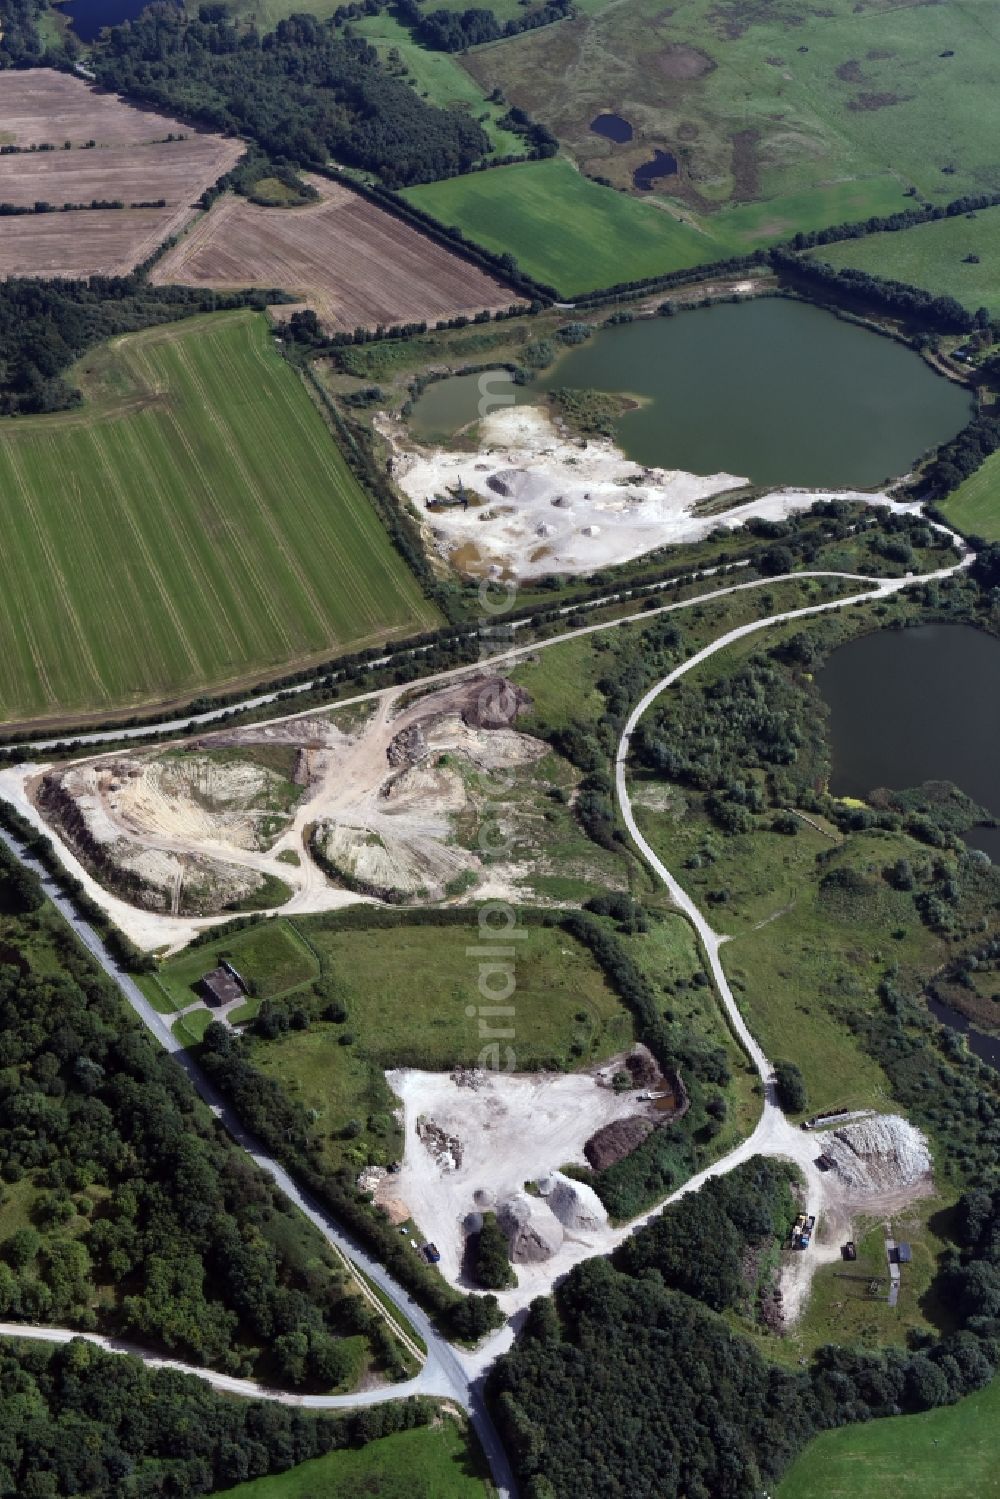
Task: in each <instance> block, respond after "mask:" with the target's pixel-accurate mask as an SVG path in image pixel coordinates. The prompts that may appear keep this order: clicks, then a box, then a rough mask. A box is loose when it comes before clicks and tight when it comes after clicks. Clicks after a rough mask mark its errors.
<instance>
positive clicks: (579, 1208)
mask: <svg viewBox="0 0 1000 1499" xmlns="http://www.w3.org/2000/svg"><path fill="white" fill-rule="evenodd" d="M538 1190H539V1192H540V1193H541V1194H542V1197H543V1198H544V1200H545V1202H546V1203H547V1204H548V1206H549V1208H550V1209H551V1210H552V1212H553V1213H554V1214H555V1216H556V1217H557V1218H558V1219H559V1222H560V1223H561V1224H562V1226H563V1228H564V1229H566V1231H567V1232H568V1233H573V1232H574V1231H577V1232H580V1231H588V1230H590V1231H592V1230H594V1229H598V1228H604V1227H605V1226H606V1224H607V1221H608V1214H607V1210H606V1209H605V1206H604V1204H603V1202H602V1201H601V1199H600V1198H599V1197H598V1195H597V1193H596V1192H595V1191H594V1189H593V1187H590V1186H588V1185H587V1183H586V1182H578V1181H574V1180H573V1179H572V1177H569V1176H563V1175H562V1174H561V1173H560V1172H558V1171H555V1172H553V1173H552V1175H551V1176H543V1177H542V1178H541V1180H540V1181H539V1182H538Z"/></svg>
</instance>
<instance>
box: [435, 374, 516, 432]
mask: <svg viewBox="0 0 1000 1499" xmlns="http://www.w3.org/2000/svg"><path fill="white" fill-rule="evenodd" d="M484 403H485V404H484ZM514 404H515V402H514V386H513V380H512V378H511V374H510V371H509V370H503V369H495V370H484V371H482V372H480V373H477V374H475V375H449V376H448V377H447V378H446V379H444V380H432V381H431V383H430V384H429V385H428V386H426V387H425V388H424V390H423V392H422V393H421V395H420V396H419V397H418V399H417V400H416V401H415V402H414V404H413V411H412V413H411V415H410V429H411V431H412V432H413V434H414V436H416V437H418V438H419V439H420V441H421V442H444V441H446V440H447V438H449V437H452V436H454V434H455V433H456V432H460V431H461V429H462V428H463V427H467V426H468V425H469V423H470V422H474V421H477V420H478V419H479V417H480V416H484V415H486V414H487V413H488V412H489V411H490V410H496V409H497V408H498V407H501V406H512V405H514Z"/></svg>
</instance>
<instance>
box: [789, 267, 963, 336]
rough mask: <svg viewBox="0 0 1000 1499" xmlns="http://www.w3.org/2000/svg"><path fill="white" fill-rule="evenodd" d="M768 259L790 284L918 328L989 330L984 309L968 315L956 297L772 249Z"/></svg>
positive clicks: (959, 330) (948, 331)
mask: <svg viewBox="0 0 1000 1499" xmlns="http://www.w3.org/2000/svg"><path fill="white" fill-rule="evenodd" d="M770 258H771V263H772V265H773V266H774V268H775V269H776V270H777V271H778V272H779V273H780V274H783V275H785V276H786V277H788V278H789V279H790V280H791V281H792V282H793V283H795V282H804V283H805V284H806V285H807V286H809V287H810V288H813V289H816V290H818V291H820V292H825V291H831V292H834V293H835V294H837V295H838V296H841V297H846V298H848V299H854V300H857V301H859V302H863V303H865V304H866V305H867V306H870V307H877V308H878V309H879V311H881V312H884V313H888V315H889V316H890V317H898V318H903V319H908V320H913V321H914V322H917V323H919V324H920V326H921V327H922V328H927V329H934V330H936V331H938V332H941V333H970V332H971V331H972V330H973V329H974V328H978V327H989V322H990V316H989V312H988V311H987V310H986V309H985V308H980V309H979V311H978V312H974V313H973V312H969V310H968V308H966V307H963V305H962V303H961V302H959V301H958V299H957V298H956V297H949V296H935V295H934V294H933V293H932V292H929V291H925V290H924V289H923V288H922V287H918V286H909V285H908V284H907V283H906V282H904V281H892V280H889V279H887V278H886V277H883V276H874V275H872V273H871V272H870V271H862V270H857V269H855V268H854V267H851V266H844V267H843V268H838V267H834V266H832V265H829V264H827V262H826V261H823V260H811V259H807V258H805V257H801V256H797V255H794V254H792V253H790V252H789V251H788V250H781V249H777V250H772V251H771V252H770Z"/></svg>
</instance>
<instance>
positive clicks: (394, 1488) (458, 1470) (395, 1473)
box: [220, 1417, 494, 1499]
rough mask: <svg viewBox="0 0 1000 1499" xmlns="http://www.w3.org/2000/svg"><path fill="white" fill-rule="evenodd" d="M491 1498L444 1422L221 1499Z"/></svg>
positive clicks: (245, 1486)
mask: <svg viewBox="0 0 1000 1499" xmlns="http://www.w3.org/2000/svg"><path fill="white" fill-rule="evenodd" d="M493 1492H494V1491H493V1486H492V1484H490V1483H489V1482H488V1480H487V1479H486V1478H485V1477H484V1476H483V1472H482V1467H481V1464H480V1462H479V1460H478V1457H477V1456H474V1455H473V1453H472V1451H471V1450H470V1443H469V1440H468V1439H467V1437H466V1436H465V1433H464V1432H463V1430H462V1429H461V1427H460V1426H459V1425H458V1424H457V1423H456V1422H455V1421H453V1420H452V1419H451V1418H450V1417H445V1418H444V1419H443V1420H442V1421H441V1422H440V1423H439V1424H438V1425H436V1426H420V1427H417V1428H415V1429H414V1430H413V1431H399V1432H396V1433H395V1435H394V1436H391V1437H382V1438H381V1439H380V1440H379V1441H377V1442H370V1443H369V1444H368V1446H367V1447H361V1448H359V1449H357V1450H353V1449H349V1450H345V1451H342V1452H331V1453H330V1454H329V1455H328V1456H327V1457H317V1458H314V1459H313V1461H312V1462H307V1463H300V1465H299V1466H298V1467H297V1468H292V1469H290V1470H289V1471H288V1472H287V1473H279V1474H276V1475H275V1476H274V1477H271V1478H257V1479H254V1481H253V1482H252V1483H241V1484H238V1485H237V1487H236V1488H235V1489H226V1490H225V1499H360V1496H361V1495H363V1494H370V1495H373V1496H377V1499H488V1496H489V1495H491V1494H492V1493H493ZM220 1499H221V1496H220Z"/></svg>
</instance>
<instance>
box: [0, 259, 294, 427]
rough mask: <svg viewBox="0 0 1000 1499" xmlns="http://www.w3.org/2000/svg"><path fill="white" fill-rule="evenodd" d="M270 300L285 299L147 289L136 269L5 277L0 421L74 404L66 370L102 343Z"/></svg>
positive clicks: (0, 296)
mask: <svg viewBox="0 0 1000 1499" xmlns="http://www.w3.org/2000/svg"><path fill="white" fill-rule="evenodd" d="M274 296H277V297H278V299H279V300H280V299H282V298H283V296H284V293H282V292H278V291H274V292H270V291H260V292H230V293H226V292H224V293H216V292H210V291H206V290H204V289H203V288H197V287H185V286H152V285H150V283H149V282H148V280H147V279H146V278H145V276H144V275H143V273H142V270H141V268H140V269H139V270H136V271H133V272H132V274H131V275H129V276H91V277H89V278H88V279H87V280H79V281H62V280H60V281H40V280H35V279H34V278H32V277H28V276H24V277H11V278H9V279H8V280H6V281H3V282H0V415H3V416H17V415H26V414H28V413H31V412H43V411H61V410H64V409H65V408H66V407H68V406H74V405H76V404H78V402H79V401H80V399H81V398H80V392H79V391H78V390H77V389H76V388H75V387H74V386H73V385H71V384H70V382H69V380H67V378H66V371H67V370H68V368H69V366H70V365H71V364H72V363H73V362H74V361H75V360H77V359H78V358H79V357H80V355H81V354H82V353H83V352H84V351H85V350H86V349H89V348H92V347H93V346H94V345H95V344H98V343H101V342H103V341H104V340H105V339H108V338H113V337H115V336H116V335H118V334H120V333H134V332H137V331H138V330H139V329H141V328H150V327H153V326H154V325H155V324H157V323H170V322H174V321H176V320H178V319H180V318H184V317H191V316H193V315H194V314H195V313H198V312H208V311H211V310H215V309H217V308H218V309H222V308H229V307H247V306H251V307H254V306H259V307H261V308H263V307H264V306H265V305H266V304H267V302H268V301H271V300H273V298H274Z"/></svg>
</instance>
